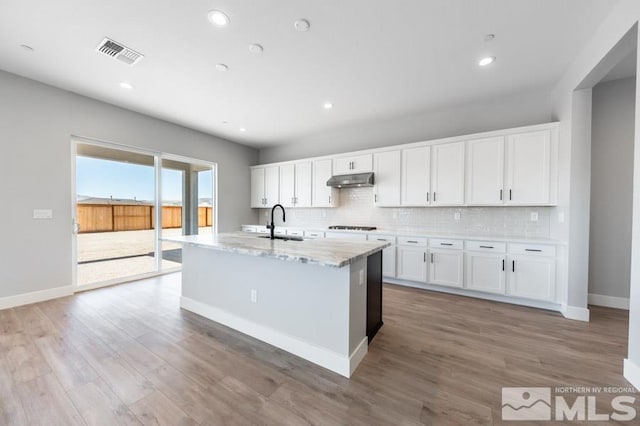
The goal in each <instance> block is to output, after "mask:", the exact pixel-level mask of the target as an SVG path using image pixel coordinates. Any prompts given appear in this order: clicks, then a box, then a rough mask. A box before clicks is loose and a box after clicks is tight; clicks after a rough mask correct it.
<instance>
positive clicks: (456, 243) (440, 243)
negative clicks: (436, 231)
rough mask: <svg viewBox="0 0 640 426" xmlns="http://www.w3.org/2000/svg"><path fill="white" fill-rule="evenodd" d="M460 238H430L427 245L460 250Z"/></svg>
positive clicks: (461, 243) (461, 242)
mask: <svg viewBox="0 0 640 426" xmlns="http://www.w3.org/2000/svg"><path fill="white" fill-rule="evenodd" d="M462 245H463V241H462V240H445V239H441V238H431V239H430V240H429V247H432V248H445V249H457V250H462Z"/></svg>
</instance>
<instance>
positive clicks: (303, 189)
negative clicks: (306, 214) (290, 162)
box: [295, 161, 313, 207]
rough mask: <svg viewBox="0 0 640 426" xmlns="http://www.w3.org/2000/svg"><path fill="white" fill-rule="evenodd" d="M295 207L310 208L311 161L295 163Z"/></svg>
mask: <svg viewBox="0 0 640 426" xmlns="http://www.w3.org/2000/svg"><path fill="white" fill-rule="evenodd" d="M295 174H296V178H295V179H296V188H295V206H296V207H311V187H312V186H313V183H312V181H311V161H304V162H301V163H296V167H295Z"/></svg>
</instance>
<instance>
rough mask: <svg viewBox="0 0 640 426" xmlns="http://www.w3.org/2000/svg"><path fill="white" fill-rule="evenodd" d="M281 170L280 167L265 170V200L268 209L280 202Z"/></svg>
mask: <svg viewBox="0 0 640 426" xmlns="http://www.w3.org/2000/svg"><path fill="white" fill-rule="evenodd" d="M279 176H280V168H279V167H278V166H273V167H265V168H264V198H265V201H266V203H265V204H266V206H267V207H273V205H274V204H277V203H278V202H279V193H280V179H279Z"/></svg>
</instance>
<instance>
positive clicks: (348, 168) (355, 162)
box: [333, 154, 373, 175]
mask: <svg viewBox="0 0 640 426" xmlns="http://www.w3.org/2000/svg"><path fill="white" fill-rule="evenodd" d="M371 171H373V156H372V155H371V154H364V155H354V156H350V157H340V158H335V159H334V160H333V174H334V175H350V174H354V173H366V172H371Z"/></svg>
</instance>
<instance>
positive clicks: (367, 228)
mask: <svg viewBox="0 0 640 426" xmlns="http://www.w3.org/2000/svg"><path fill="white" fill-rule="evenodd" d="M329 229H340V230H346V231H375V230H376V227H375V226H345V225H334V226H330V227H329Z"/></svg>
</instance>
